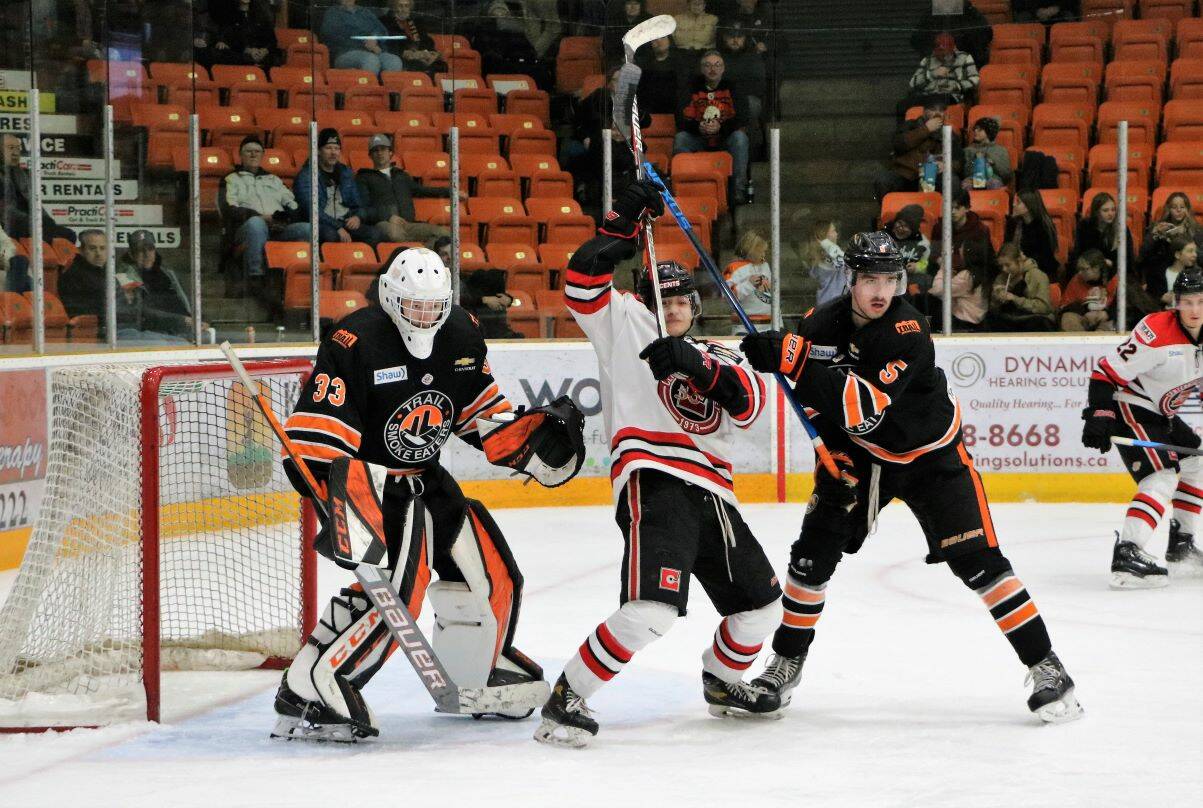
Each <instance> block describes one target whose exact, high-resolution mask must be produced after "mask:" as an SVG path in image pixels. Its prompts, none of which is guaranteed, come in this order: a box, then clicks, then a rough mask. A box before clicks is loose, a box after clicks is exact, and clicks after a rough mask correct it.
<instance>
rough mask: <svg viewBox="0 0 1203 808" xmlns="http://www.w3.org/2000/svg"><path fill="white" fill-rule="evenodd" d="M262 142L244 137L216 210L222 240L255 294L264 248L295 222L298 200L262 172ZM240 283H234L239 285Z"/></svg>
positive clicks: (261, 279) (259, 287)
mask: <svg viewBox="0 0 1203 808" xmlns="http://www.w3.org/2000/svg"><path fill="white" fill-rule="evenodd" d="M263 151H264V149H263V141H261V140H260V139H259V137H258V136H257V135H247V136H246V137H245V138H243V139H242V145H241V146H240V147H239V149H238V155H239V160H240V161H241V162H240V163H239V164H238V165H237V166H235V167H234V170H233V171H232V172H230V173H229V174H227V175H226V176H225V177H223V178H222V180H221V186H220V187H219V188H218V191H217V211H218V213H219V214H220V215H221V223H222V238H223V242H224V243H225V244H229V245H232V246H233V252H234V253H235V255H236V256H237V257H238V259H239V261H240V263H241V266H242V273H243V274H242V278H239V279H238V280H240V281H243V282H244V283H249V285H250V286H251V288H252V290H253V291H254V292H255V293H256V294H258V293H260V292H261V291H262V290H263V287H264V271H263V260H264V256H263V249H264V247H265V246H266V245H267V242H268V241H270V240H271V239H273V238H275V239H282V238H283V236H284V228H285V227H286V226H287V225H288V224H289V223H291V222H293V221H295V219H296V215H297V211H298V209H297V200H296V198H295V197H294V196H293V195H292V191H291V190H289V188H288V186H287V185H285V184H284V181H283V180H281V179H280V178H279V177H277V176H276V175H275V174H272V173H269V172H267V171H264V170H263ZM238 285H241V284H237V283H236V284H235V286H238Z"/></svg>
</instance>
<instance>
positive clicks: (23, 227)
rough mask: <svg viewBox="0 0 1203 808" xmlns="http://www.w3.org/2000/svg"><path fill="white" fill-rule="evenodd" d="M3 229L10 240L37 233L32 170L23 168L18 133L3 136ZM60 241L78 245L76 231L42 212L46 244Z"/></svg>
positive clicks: (0, 193)
mask: <svg viewBox="0 0 1203 808" xmlns="http://www.w3.org/2000/svg"><path fill="white" fill-rule="evenodd" d="M0 159H2V160H3V165H2V166H0V228H2V229H3V230H4V232H6V233H8V235H9V237H10V238H14V239H18V238H29V237H30V236H31V235H32V234H33V224H32V219H31V217H30V210H29V207H30V197H31V192H30V180H29V169H28V168H22V167H21V139H20V138H19V137H17V136H16V135H14V134H11V133H10V134H4V135H0ZM56 238H65V239H67V240H68V241H70V242H72V243H74V242H75V231H74V230H71V229H70V228H67V227H63V226H62V225H59V224H56V223H55V221H54V219H51V218H50V214H49V213H47V212H46V211H45V210H43V211H42V241H44V242H46V243H47V244H50V243H51V242H53V241H54V239H56Z"/></svg>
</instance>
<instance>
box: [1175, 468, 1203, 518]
mask: <svg viewBox="0 0 1203 808" xmlns="http://www.w3.org/2000/svg"><path fill="white" fill-rule="evenodd" d="M1178 468H1179V474H1178V487H1177V489H1175V490H1174V499H1173V503H1174V519H1176V520H1178V525H1179V527H1180V528H1181V530H1182V532H1183V533H1188V534H1190V535H1191V536H1193V535H1195V528H1196V526H1197V525H1198V522H1199V510H1200V508H1201V507H1203V457H1184V458H1182V459H1181V460H1180V461H1179V462H1178Z"/></svg>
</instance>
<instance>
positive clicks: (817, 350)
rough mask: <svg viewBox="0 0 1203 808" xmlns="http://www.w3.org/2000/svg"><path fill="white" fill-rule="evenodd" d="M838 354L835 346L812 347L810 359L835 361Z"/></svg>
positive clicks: (812, 345)
mask: <svg viewBox="0 0 1203 808" xmlns="http://www.w3.org/2000/svg"><path fill="white" fill-rule="evenodd" d="M835 357H836V352H835V346H834V345H814V344H811V346H810V358H811V359H819V360H822V361H824V362H826V361H828V360H831V359H835Z"/></svg>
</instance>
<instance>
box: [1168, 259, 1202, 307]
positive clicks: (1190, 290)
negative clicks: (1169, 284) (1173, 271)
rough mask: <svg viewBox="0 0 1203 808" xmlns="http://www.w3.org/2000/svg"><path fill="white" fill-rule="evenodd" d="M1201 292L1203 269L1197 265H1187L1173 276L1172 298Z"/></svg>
mask: <svg viewBox="0 0 1203 808" xmlns="http://www.w3.org/2000/svg"><path fill="white" fill-rule="evenodd" d="M1200 293H1203V269H1200V268H1199V267H1187V268H1186V269H1184V270H1182V271H1181V272H1179V273H1178V277H1177V278H1174V299H1175V300H1177V299H1178V298H1180V297H1182V296H1183V295H1195V294H1200Z"/></svg>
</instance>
